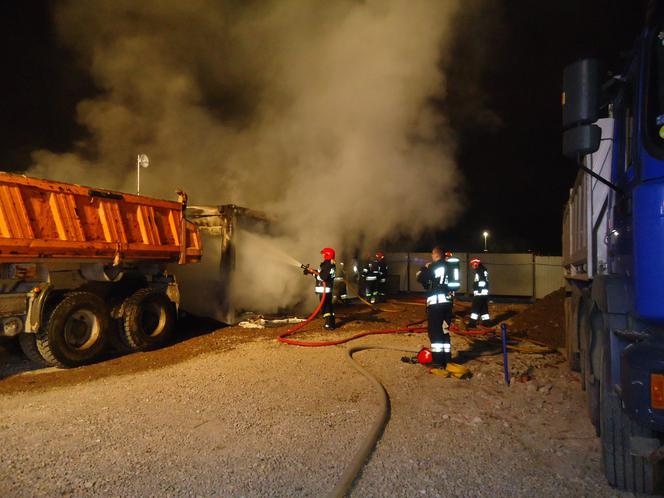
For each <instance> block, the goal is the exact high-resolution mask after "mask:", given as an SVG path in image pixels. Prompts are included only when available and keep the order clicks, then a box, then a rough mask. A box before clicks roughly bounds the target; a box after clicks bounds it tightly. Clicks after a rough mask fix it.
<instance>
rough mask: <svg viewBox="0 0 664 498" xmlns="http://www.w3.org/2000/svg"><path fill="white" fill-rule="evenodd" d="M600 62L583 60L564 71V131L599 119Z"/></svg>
mask: <svg viewBox="0 0 664 498" xmlns="http://www.w3.org/2000/svg"><path fill="white" fill-rule="evenodd" d="M599 94H600V85H599V61H598V60H597V59H581V60H579V61H577V62H575V63H573V64H570V65H569V66H567V67H566V68H565V70H564V71H563V96H562V101H563V129H565V130H566V129H568V128H571V127H573V126H578V125H584V124H590V123H594V122H595V121H597V119H598V118H599Z"/></svg>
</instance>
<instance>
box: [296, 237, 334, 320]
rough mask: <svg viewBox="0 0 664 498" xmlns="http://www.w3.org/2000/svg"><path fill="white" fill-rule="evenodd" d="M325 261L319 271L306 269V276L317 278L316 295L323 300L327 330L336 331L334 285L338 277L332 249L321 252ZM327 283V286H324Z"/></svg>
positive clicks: (327, 248)
mask: <svg viewBox="0 0 664 498" xmlns="http://www.w3.org/2000/svg"><path fill="white" fill-rule="evenodd" d="M320 253H321V254H322V255H323V261H322V262H321V264H320V266H319V267H318V271H316V270H312V269H310V268H309V267H308V266H307V267H305V269H304V273H305V275H306V274H308V273H311V274H313V275H314V276H315V277H316V287H315V291H316V294H318V295H319V296H320V298H321V299H322V300H323V307H322V312H323V319H324V320H325V328H326V329H330V330H332V329H334V328H335V323H334V304H333V303H332V287H333V285H334V277H335V276H336V272H337V266H336V264H335V263H334V258H335V253H334V249H332V248H331V247H326V248H324V249H323V250H322V251H321V252H320ZM323 283H325V285H323Z"/></svg>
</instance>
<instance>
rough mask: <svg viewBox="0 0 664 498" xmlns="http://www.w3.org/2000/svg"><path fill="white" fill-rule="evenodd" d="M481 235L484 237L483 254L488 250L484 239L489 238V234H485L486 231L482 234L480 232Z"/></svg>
mask: <svg viewBox="0 0 664 498" xmlns="http://www.w3.org/2000/svg"><path fill="white" fill-rule="evenodd" d="M482 235H483V236H484V252H487V251H488V249H487V247H486V239H487V237H488V236H489V232H487V231H486V230H485V231H484V232H482Z"/></svg>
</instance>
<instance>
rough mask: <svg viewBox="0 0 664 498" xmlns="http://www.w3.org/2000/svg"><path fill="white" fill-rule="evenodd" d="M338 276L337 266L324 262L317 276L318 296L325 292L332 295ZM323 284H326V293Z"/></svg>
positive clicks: (330, 262)
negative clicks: (335, 278)
mask: <svg viewBox="0 0 664 498" xmlns="http://www.w3.org/2000/svg"><path fill="white" fill-rule="evenodd" d="M336 274H337V266H336V265H335V264H334V263H333V262H332V261H328V260H325V261H323V262H322V263H321V264H320V266H319V267H318V275H316V294H322V293H323V292H325V293H326V294H330V293H331V292H332V286H333V285H334V277H335V276H336ZM323 282H325V291H323Z"/></svg>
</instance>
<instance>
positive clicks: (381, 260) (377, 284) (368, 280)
mask: <svg viewBox="0 0 664 498" xmlns="http://www.w3.org/2000/svg"><path fill="white" fill-rule="evenodd" d="M362 277H363V278H364V281H365V284H366V286H365V294H366V296H367V300H368V301H370V302H371V303H372V304H373V303H375V302H376V301H384V300H385V291H386V287H387V264H386V263H385V254H384V253H383V251H376V254H375V256H374V258H373V259H371V260H369V261H368V262H367V264H366V265H365V266H364V268H362Z"/></svg>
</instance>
